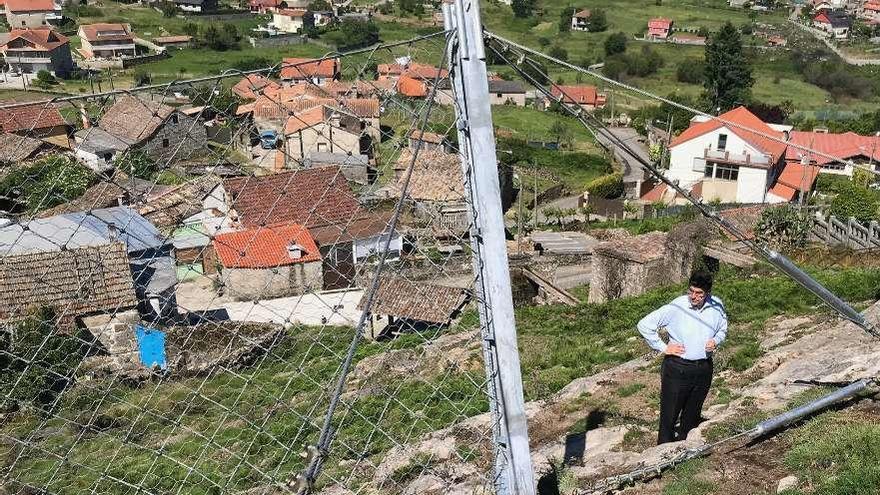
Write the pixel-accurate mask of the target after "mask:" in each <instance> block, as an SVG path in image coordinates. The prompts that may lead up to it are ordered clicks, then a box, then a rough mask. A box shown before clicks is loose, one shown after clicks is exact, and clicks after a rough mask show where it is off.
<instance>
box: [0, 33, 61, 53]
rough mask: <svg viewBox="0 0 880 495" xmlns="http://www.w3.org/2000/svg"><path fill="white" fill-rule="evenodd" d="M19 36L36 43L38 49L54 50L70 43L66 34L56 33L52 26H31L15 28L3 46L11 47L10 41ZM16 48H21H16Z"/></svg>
mask: <svg viewBox="0 0 880 495" xmlns="http://www.w3.org/2000/svg"><path fill="white" fill-rule="evenodd" d="M19 38H22V39H24V40H27V41H29V42H30V43H32V44H34V45H35V47H36V48H35V49H36V50H37V51H47V52H48V51H52V50H54V49H56V48H58V47H59V46H61V45H65V44H67V43H68V39H67V37H66V36H64V35H63V34H59V33H56V32H55V31H53V30H52V29H51V28H31V29H13V30H12V31H11V32H10V33H9V36H8V37H7V38H6V41H5V42H4V43H3V46H4V47H6V49H9V43H10V42H12V41H13V40H16V39H19ZM15 50H21V48H15Z"/></svg>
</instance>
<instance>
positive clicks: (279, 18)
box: [271, 9, 307, 34]
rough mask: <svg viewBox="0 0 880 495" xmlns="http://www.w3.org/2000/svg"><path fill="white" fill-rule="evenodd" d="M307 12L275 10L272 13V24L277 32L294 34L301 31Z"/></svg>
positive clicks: (301, 10) (300, 10)
mask: <svg viewBox="0 0 880 495" xmlns="http://www.w3.org/2000/svg"><path fill="white" fill-rule="evenodd" d="M306 13H307V11H306V10H303V9H276V10H274V11H273V12H272V24H271V27H274V28H275V29H277V30H278V31H281V32H283V33H290V34H296V33H299V32H301V31H302V30H303V27H304V25H305V24H304V20H303V19H304V18H305V15H306Z"/></svg>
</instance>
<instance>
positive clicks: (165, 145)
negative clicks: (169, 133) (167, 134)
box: [162, 138, 168, 148]
mask: <svg viewBox="0 0 880 495" xmlns="http://www.w3.org/2000/svg"><path fill="white" fill-rule="evenodd" d="M162 147H163V148H167V147H168V138H165V139H163V140H162Z"/></svg>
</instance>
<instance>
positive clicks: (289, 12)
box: [275, 9, 307, 17]
mask: <svg viewBox="0 0 880 495" xmlns="http://www.w3.org/2000/svg"><path fill="white" fill-rule="evenodd" d="M306 12H307V10H305V9H279V10H276V11H275V13H276V14H278V15H283V16H287V17H302V16H304V15H306Z"/></svg>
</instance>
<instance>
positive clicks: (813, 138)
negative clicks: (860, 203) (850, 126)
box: [785, 130, 880, 177]
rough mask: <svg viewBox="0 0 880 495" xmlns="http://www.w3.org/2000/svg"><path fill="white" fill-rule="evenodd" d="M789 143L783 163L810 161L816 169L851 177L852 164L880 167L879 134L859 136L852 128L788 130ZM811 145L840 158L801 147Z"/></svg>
mask: <svg viewBox="0 0 880 495" xmlns="http://www.w3.org/2000/svg"><path fill="white" fill-rule="evenodd" d="M788 143H789V146H788V149H787V150H786V153H785V160H786V163H803V164H809V165H811V167H810V168H813V169H816V171H817V172H819V173H827V174H837V175H846V176H849V177H852V174H853V170H854V167H855V166H866V167H867V166H870V167H873V168H874V170H880V136H860V135H858V134H856V133H854V132H845V133H842V134H836V133H830V132H809V131H794V130H793V131H791V132H790V133H789V140H788ZM798 146H802V147H804V148H809V149H814V150H816V151H818V152H820V153H823V154H826V155H831V156H835V157H838V158H840V159H841V160H844V161H842V162H841V161H838V160H832V159H830V158H828V157H825V156H818V155H816V154H813V153H809V152H806V151H804V149H803V148H798Z"/></svg>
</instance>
